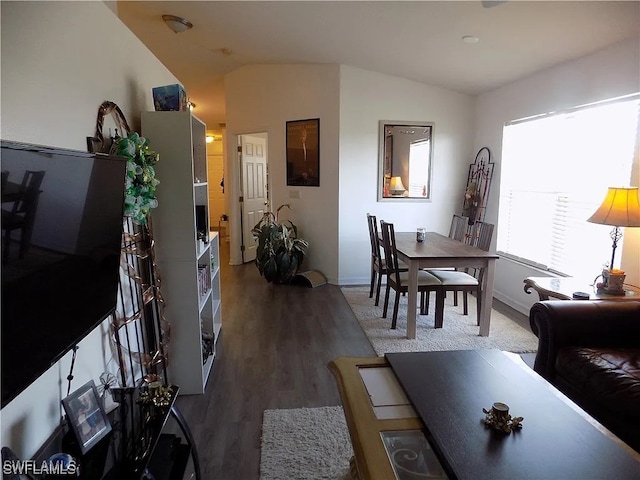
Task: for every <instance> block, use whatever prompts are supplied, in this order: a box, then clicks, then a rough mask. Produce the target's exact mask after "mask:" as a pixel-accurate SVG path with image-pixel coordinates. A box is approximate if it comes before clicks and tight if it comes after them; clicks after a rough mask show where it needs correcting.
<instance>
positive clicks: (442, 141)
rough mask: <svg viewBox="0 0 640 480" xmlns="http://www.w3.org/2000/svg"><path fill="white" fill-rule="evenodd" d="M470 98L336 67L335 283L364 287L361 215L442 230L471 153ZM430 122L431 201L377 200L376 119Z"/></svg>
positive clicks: (457, 206)
mask: <svg viewBox="0 0 640 480" xmlns="http://www.w3.org/2000/svg"><path fill="white" fill-rule="evenodd" d="M473 106H474V104H473V99H472V97H470V96H467V95H462V94H459V93H455V92H452V91H449V90H445V89H443V88H437V87H432V86H429V85H424V84H421V83H417V82H413V81H410V80H405V79H402V78H398V77H392V76H389V75H383V74H379V73H374V72H370V71H367V70H362V69H359V68H354V67H348V66H342V67H341V78H340V207H339V241H340V246H339V252H338V255H339V283H340V284H343V285H344V284H368V283H369V280H370V258H371V247H370V244H369V230H368V229H367V223H366V214H367V213H371V214H372V215H376V217H377V218H378V220H386V221H388V222H392V223H394V225H395V228H396V231H415V229H416V227H426V228H427V229H428V230H431V231H437V232H440V233H443V234H445V235H446V234H447V233H448V232H449V225H450V224H451V215H453V214H454V213H460V211H461V209H462V200H463V194H464V189H465V186H466V183H467V173H468V171H469V164H470V163H472V162H473V160H474V158H475V152H473V151H472V142H473ZM380 120H399V121H405V120H410V121H426V122H434V127H433V132H434V136H433V148H434V152H433V154H434V156H433V169H432V178H433V180H432V182H433V183H432V199H431V201H429V202H425V201H416V202H406V201H404V200H403V201H400V202H397V203H394V202H393V201H384V202H378V196H377V195H378V193H377V185H378V122H379V121H380Z"/></svg>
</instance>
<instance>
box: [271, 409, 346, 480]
mask: <svg viewBox="0 0 640 480" xmlns="http://www.w3.org/2000/svg"><path fill="white" fill-rule="evenodd" d="M352 455H353V449H352V448H351V441H350V439H349V432H348V430H347V424H346V422H345V419H344V413H343V411H342V407H320V408H293V409H278V410H265V411H264V415H263V419H262V446H261V450H260V480H347V479H348V478H350V477H349V459H350V458H351V456H352Z"/></svg>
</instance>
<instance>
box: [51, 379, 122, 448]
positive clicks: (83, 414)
mask: <svg viewBox="0 0 640 480" xmlns="http://www.w3.org/2000/svg"><path fill="white" fill-rule="evenodd" d="M62 406H63V407H64V411H65V413H66V414H67V423H68V424H69V427H70V428H71V430H73V433H74V434H75V437H76V440H77V441H78V446H79V447H80V451H81V452H82V454H83V455H84V454H85V453H87V452H88V451H89V450H91V448H92V447H93V446H94V445H96V444H97V443H98V442H99V441H100V440H102V439H103V438H104V437H106V436H107V435H108V434H109V432H111V422H109V417H107V414H106V412H105V411H104V408H103V406H102V402H101V400H100V396H99V395H98V390H97V389H96V386H95V383H94V382H93V380H91V381H89V382H87V383H85V384H84V385H83V386H82V387H80V388H79V389H77V390H76V391H75V392H73V393H72V394H71V395H69V396H67V397H66V398H63V399H62Z"/></svg>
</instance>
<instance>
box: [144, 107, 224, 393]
mask: <svg viewBox="0 0 640 480" xmlns="http://www.w3.org/2000/svg"><path fill="white" fill-rule="evenodd" d="M205 134H206V126H205V124H204V123H203V122H201V121H200V120H199V119H198V118H197V117H195V116H194V115H192V114H191V112H142V136H144V137H146V138H148V139H149V142H150V148H151V149H152V150H154V151H156V152H157V153H158V154H159V155H160V159H159V161H158V163H157V164H156V165H155V170H156V176H157V178H158V180H160V184H159V185H158V189H157V197H158V207H157V208H156V209H154V210H152V213H151V219H152V229H153V235H154V238H155V242H156V243H155V251H156V259H157V263H158V268H159V274H160V279H161V282H162V283H161V292H162V295H163V297H164V299H165V310H164V316H165V318H166V319H167V321H168V322H169V324H170V325H171V335H170V340H169V348H168V353H169V363H168V365H169V367H168V371H169V382H170V383H172V384H174V385H177V386H179V387H180V394H199V393H204V390H205V387H206V384H207V378H208V377H209V373H210V372H211V367H212V366H213V361H214V359H215V355H216V349H215V345H216V340H217V339H218V336H219V334H220V329H221V328H222V315H221V298H222V297H221V295H220V257H219V252H220V250H219V239H218V234H217V233H216V232H212V233H210V232H209V230H210V228H209V225H208V218H209V195H208V189H209V185H208V182H207V165H206V161H207V155H206V143H205ZM201 209H202V210H201ZM199 213H202V215H199ZM199 218H204V225H202V224H199V222H198V219H199ZM198 230H201V231H202V232H203V234H202V235H199V234H198ZM207 336H213V344H212V352H211V354H210V355H208V356H206V355H205V354H204V350H205V349H204V348H203V347H204V346H205V343H206V341H205V340H204V338H205V337H207Z"/></svg>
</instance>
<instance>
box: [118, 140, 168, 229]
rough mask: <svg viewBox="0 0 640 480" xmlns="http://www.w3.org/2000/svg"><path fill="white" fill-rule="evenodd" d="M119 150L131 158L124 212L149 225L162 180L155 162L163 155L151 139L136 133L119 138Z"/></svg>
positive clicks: (141, 223)
mask: <svg viewBox="0 0 640 480" xmlns="http://www.w3.org/2000/svg"><path fill="white" fill-rule="evenodd" d="M116 153H117V154H118V155H121V156H123V157H126V158H127V177H126V180H125V199H124V214H125V215H126V216H128V217H131V219H132V220H133V221H134V223H137V224H139V225H145V224H146V223H147V215H148V214H149V211H150V210H151V209H152V208H156V207H157V206H158V200H157V199H156V193H155V192H156V186H157V185H158V184H159V183H160V181H159V180H158V179H157V178H156V172H155V170H154V169H153V165H155V164H156V163H157V162H158V160H159V156H158V154H157V153H156V152H154V151H152V150H151V149H150V148H149V141H148V140H147V139H146V138H144V137H141V136H140V135H138V134H137V133H135V132H133V133H130V134H129V136H127V137H122V138H120V139H119V140H118V149H117V152H116Z"/></svg>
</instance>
